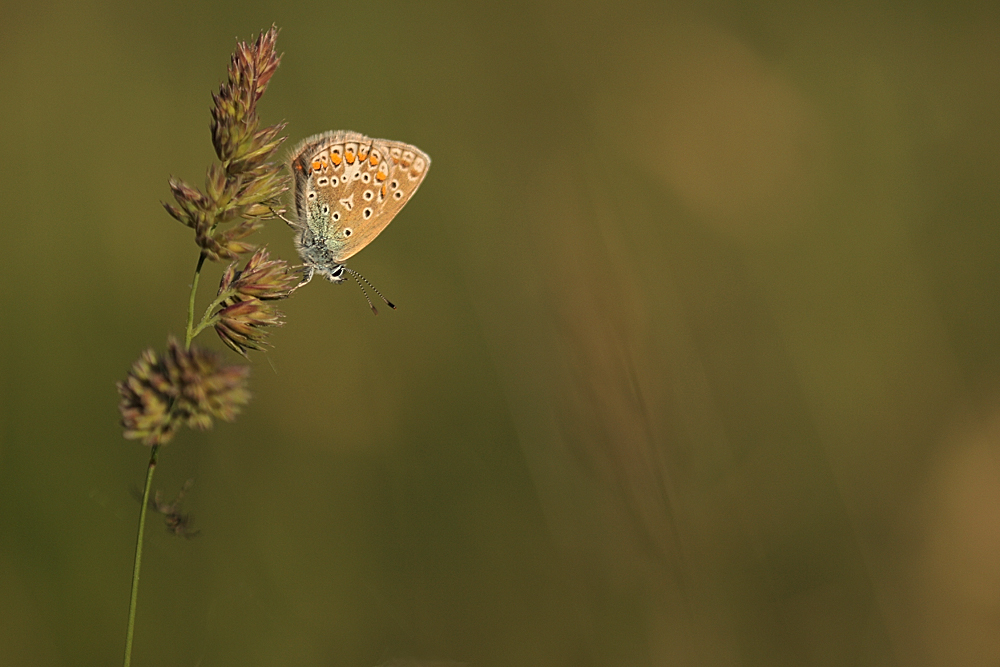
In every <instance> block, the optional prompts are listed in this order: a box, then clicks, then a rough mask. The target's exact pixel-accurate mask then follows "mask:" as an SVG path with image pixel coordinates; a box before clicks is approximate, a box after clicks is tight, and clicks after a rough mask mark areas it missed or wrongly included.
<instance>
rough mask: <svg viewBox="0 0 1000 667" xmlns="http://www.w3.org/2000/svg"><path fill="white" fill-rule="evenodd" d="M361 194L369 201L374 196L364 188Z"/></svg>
mask: <svg viewBox="0 0 1000 667" xmlns="http://www.w3.org/2000/svg"><path fill="white" fill-rule="evenodd" d="M362 196H363V197H364V198H365V201H371V200H372V197H374V196H375V193H374V192H372V191H371V190H365V194H364V195H362Z"/></svg>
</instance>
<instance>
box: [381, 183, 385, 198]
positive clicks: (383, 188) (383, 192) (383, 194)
mask: <svg viewBox="0 0 1000 667" xmlns="http://www.w3.org/2000/svg"><path fill="white" fill-rule="evenodd" d="M382 196H383V197H385V186H384V185H383V186H382Z"/></svg>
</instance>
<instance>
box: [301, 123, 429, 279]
mask: <svg viewBox="0 0 1000 667" xmlns="http://www.w3.org/2000/svg"><path fill="white" fill-rule="evenodd" d="M430 163H431V159H430V157H429V156H428V155H427V154H426V153H424V152H423V151H421V150H420V149H419V148H417V147H416V146H411V145H410V144H405V143H402V142H399V141H389V140H387V139H371V138H369V137H366V136H364V135H363V134H358V133H357V132H350V131H345V130H338V131H336V132H327V133H325V134H321V135H316V136H315V137H310V138H309V139H306V140H305V141H304V142H302V144H301V145H300V146H299V147H298V148H297V149H296V150H295V152H294V153H293V157H292V162H291V167H292V172H293V173H294V174H295V203H296V210H297V212H298V215H299V223H300V224H305V225H308V226H309V228H310V229H311V230H312V232H313V235H314V236H315V237H317V238H322V239H324V240H325V242H326V246H327V248H328V249H329V251H330V257H331V259H333V261H335V262H338V263H339V262H344V261H346V260H347V259H348V258H350V257H351V256H353V255H354V254H356V253H357V252H358V251H360V250H361V249H362V248H364V247H365V246H366V245H368V244H369V243H371V242H372V241H373V240H374V239H375V237H376V236H378V235H379V234H380V233H381V232H382V230H383V229H385V227H386V225H388V224H389V223H390V222H391V221H392V219H393V218H394V217H395V216H396V214H397V213H399V211H400V209H402V208H403V206H405V205H406V202H408V201H409V200H410V197H412V196H413V193H414V192H416V191H417V188H418V187H420V184H421V183H422V182H423V180H424V177H425V176H426V175H427V170H428V169H429V167H430Z"/></svg>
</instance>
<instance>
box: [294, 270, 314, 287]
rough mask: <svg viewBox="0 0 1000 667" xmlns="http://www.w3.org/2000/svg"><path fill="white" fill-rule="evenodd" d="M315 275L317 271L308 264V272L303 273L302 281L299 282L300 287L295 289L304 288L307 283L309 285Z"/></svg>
mask: <svg viewBox="0 0 1000 667" xmlns="http://www.w3.org/2000/svg"><path fill="white" fill-rule="evenodd" d="M314 273H316V269H314V268H313V267H311V266H309V265H308V264H307V265H306V270H305V271H303V272H302V280H301V281H300V282H299V284H298V285H296V286H295V289H298V288H300V287H302V286H303V285H305V284H306V283H308V282H309V281H310V280H312V279H313V274H314ZM292 291H293V292H294V291H295V290H292Z"/></svg>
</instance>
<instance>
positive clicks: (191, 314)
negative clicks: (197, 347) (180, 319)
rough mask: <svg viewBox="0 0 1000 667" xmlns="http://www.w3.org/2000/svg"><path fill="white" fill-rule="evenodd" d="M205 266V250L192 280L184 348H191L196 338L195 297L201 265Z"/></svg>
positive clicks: (199, 256)
mask: <svg viewBox="0 0 1000 667" xmlns="http://www.w3.org/2000/svg"><path fill="white" fill-rule="evenodd" d="M203 266H205V251H204V250H203V251H202V252H201V254H200V255H198V266H196V267H195V269H194V279H193V280H192V281H191V297H190V298H189V299H188V319H187V329H186V331H185V334H184V349H185V350H190V349H191V340H192V339H193V338H194V330H193V327H194V299H195V296H197V294H198V279H199V278H201V267H203Z"/></svg>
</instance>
